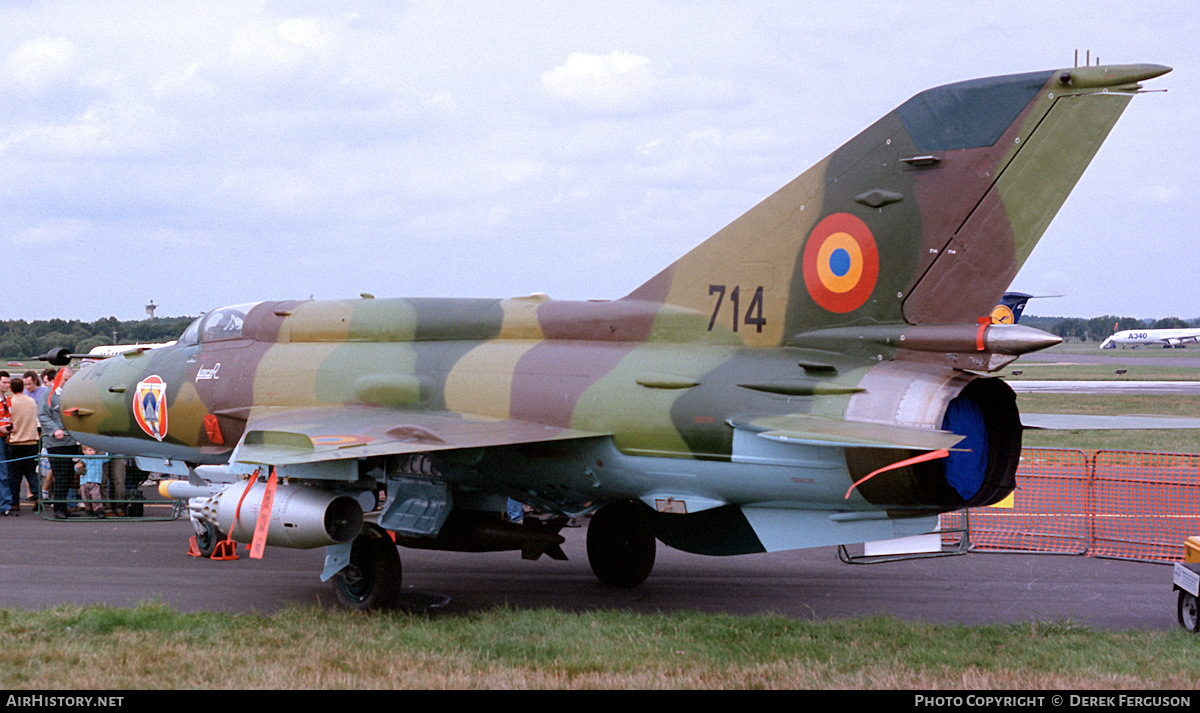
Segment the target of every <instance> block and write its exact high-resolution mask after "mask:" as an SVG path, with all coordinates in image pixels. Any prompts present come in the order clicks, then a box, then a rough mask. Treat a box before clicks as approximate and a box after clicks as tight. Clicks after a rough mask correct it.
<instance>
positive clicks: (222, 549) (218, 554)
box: [209, 470, 259, 560]
mask: <svg viewBox="0 0 1200 713" xmlns="http://www.w3.org/2000/svg"><path fill="white" fill-rule="evenodd" d="M258 473H259V471H257V470H256V471H254V475H252V476H250V479H249V480H247V481H246V489H245V490H243V491H242V497H240V498H238V504H237V508H236V509H235V510H234V511H233V523H232V524H231V525H230V526H229V532H227V533H225V539H224V540H221V541H220V542H218V543H217V546H216V548H215V549H214V550H213V553H212V556H211V557H209V559H214V560H235V559H237V558H238V556H237V543H235V542H234V541H233V528H235V527H237V524H238V518H240V517H241V516H242V501H243V500H245V499H246V496H247V495H248V494H249V493H250V488H252V487H254V484H255V483H256V482H257V481H258Z"/></svg>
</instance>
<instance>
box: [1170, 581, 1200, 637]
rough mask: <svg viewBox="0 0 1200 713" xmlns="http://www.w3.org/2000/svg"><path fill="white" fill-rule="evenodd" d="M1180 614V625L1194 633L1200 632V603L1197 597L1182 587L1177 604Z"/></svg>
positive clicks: (1177, 610)
mask: <svg viewBox="0 0 1200 713" xmlns="http://www.w3.org/2000/svg"><path fill="white" fill-rule="evenodd" d="M1176 612H1177V613H1178V615H1179V625H1180V626H1182V627H1183V628H1185V629H1187V630H1188V631H1190V632H1192V633H1197V632H1200V604H1198V603H1197V601H1196V597H1194V596H1192V595H1191V594H1190V593H1189V592H1185V591H1183V590H1182V589H1180V590H1179V603H1178V604H1177V605H1176Z"/></svg>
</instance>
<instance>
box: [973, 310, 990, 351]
mask: <svg viewBox="0 0 1200 713" xmlns="http://www.w3.org/2000/svg"><path fill="white" fill-rule="evenodd" d="M991 324H992V318H991V317H980V318H979V329H978V330H977V331H976V332H975V351H977V352H981V351H983V349H984V344H983V333H984V332H986V331H987V328H988V327H989V326H991Z"/></svg>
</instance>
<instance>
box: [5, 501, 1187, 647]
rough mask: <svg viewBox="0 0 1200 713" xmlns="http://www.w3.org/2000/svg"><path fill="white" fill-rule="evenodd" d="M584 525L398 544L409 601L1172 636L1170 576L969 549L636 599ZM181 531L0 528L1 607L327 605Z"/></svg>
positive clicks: (802, 554) (291, 557)
mask: <svg viewBox="0 0 1200 713" xmlns="http://www.w3.org/2000/svg"><path fill="white" fill-rule="evenodd" d="M585 533H586V529H585V527H581V528H570V529H567V530H564V531H563V534H564V535H565V536H566V537H567V542H566V544H565V545H564V547H563V549H564V551H565V552H566V553H567V555H568V557H569V561H567V562H559V561H554V560H550V559H547V558H542V559H540V560H538V561H535V562H529V561H524V560H522V559H521V558H520V556H519V555H518V554H517V553H515V552H500V553H486V554H469V553H455V552H433V551H422V550H409V549H402V550H401V551H400V554H401V559H402V561H403V566H404V587H405V592H406V600H407V601H409V602H411V603H413V604H414V606H422V605H425V604H428V603H429V602H437V603H439V604H441V606H438V607H437V608H435V609H432V610H429V611H431V613H435V614H439V615H453V614H456V613H464V612H470V611H478V610H485V609H489V608H493V607H497V606H508V607H513V608H521V609H533V608H548V607H552V608H555V609H560V610H570V611H580V610H599V609H621V610H631V611H638V612H648V613H653V612H678V611H697V612H709V613H728V614H734V615H749V614H758V613H776V614H783V615H787V616H793V617H797V618H801V619H842V618H850V617H856V616H866V615H874V614H890V615H893V616H896V617H898V618H901V619H905V620H913V621H926V622H940V623H966V624H984V623H1023V622H1030V621H1035V620H1036V621H1053V622H1059V621H1065V620H1070V621H1072V622H1076V623H1079V624H1084V625H1087V626H1092V627H1095V628H1101V629H1109V630H1123V629H1137V630H1151V629H1158V630H1165V629H1172V628H1174V627H1175V626H1177V624H1176V621H1175V594H1174V592H1172V590H1171V568H1170V567H1169V566H1165V565H1161V564H1146V563H1136V562H1126V561H1118V560H1105V559H1098V558H1088V557H1078V556H1062V555H1008V554H981V553H971V554H966V555H959V556H951V557H941V558H936V559H924V560H909V561H903V562H890V563H882V564H871V565H849V564H844V563H842V562H841V561H839V560H838V558H837V555H836V550H835V549H833V548H818V549H811V550H795V551H790V552H779V553H771V554H761V555H743V556H739V557H705V556H700V555H691V554H687V553H683V552H678V551H676V550H672V549H670V548H667V547H666V546H664V545H662V544H659V546H658V561H657V563H656V565H655V569H654V572H653V573H652V574H651V575H650V578H649V579H648V580H647V581H646V582H645V583H644V584H643V585H642V586H640V587H637V588H635V589H632V590H622V589H614V588H610V587H606V586H603V585H601V584H599V583H598V582H597V581H596V580H595V578H594V577H593V575H592V573H591V570H590V568H589V567H588V563H587V556H586V552H585V536H586V535H585ZM190 534H191V526H190V525H189V523H188V522H187V521H186V520H175V521H165V522H144V521H118V520H116V519H109V520H105V521H95V520H84V519H78V520H76V519H72V520H68V521H65V522H64V521H50V520H43V519H41V518H40V517H37V516H36V515H34V514H32V513H30V512H29V511H28V510H25V511H24V513H23V514H22V516H21V517H19V518H2V519H0V542H3V545H4V546H3V548H0V582H3V584H2V585H0V607H4V608H13V609H41V608H46V607H54V606H57V605H60V604H79V605H87V604H109V605H113V606H119V607H124V606H131V605H134V604H137V603H139V602H144V601H159V602H164V603H167V604H169V605H170V606H172V607H173V608H175V609H176V610H179V611H189V612H192V611H212V612H245V613H261V614H269V613H272V612H275V611H277V610H279V609H281V608H284V607H289V606H306V605H318V606H322V607H332V606H333V592H332V589H331V585H329V584H324V583H322V582H321V581H320V578H319V574H320V571H321V566H322V562H323V558H324V554H323V552H324V551H323V550H320V549H318V550H287V549H279V548H268V549H267V552H266V556H265V558H264V559H262V560H252V559H250V558H249V556H248V554H246V552H245V549H244V548H239V557H240V559H238V560H236V561H229V562H219V561H212V560H207V559H201V558H196V557H189V556H188V555H187V538H188V537H189V536H190Z"/></svg>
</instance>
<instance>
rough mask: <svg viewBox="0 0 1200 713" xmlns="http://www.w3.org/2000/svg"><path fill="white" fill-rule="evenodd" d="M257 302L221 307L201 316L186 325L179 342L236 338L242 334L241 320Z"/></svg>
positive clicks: (196, 342)
mask: <svg viewBox="0 0 1200 713" xmlns="http://www.w3.org/2000/svg"><path fill="white" fill-rule="evenodd" d="M257 304H258V302H247V303H245V304H240V305H233V306H230V307H221V308H220V309H214V310H212V311H211V312H209V313H207V314H205V315H203V316H201V317H200V318H199V319H197V320H196V321H195V322H192V323H191V324H190V325H188V328H187V329H185V330H183V334H182V335H181V336H180V337H179V343H180V344H198V343H200V342H217V341H223V340H226V339H237V338H238V337H240V336H242V322H243V321H244V320H245V319H246V314H247V313H248V312H249V311H250V310H251V308H253V307H254V306H255V305H257Z"/></svg>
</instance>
